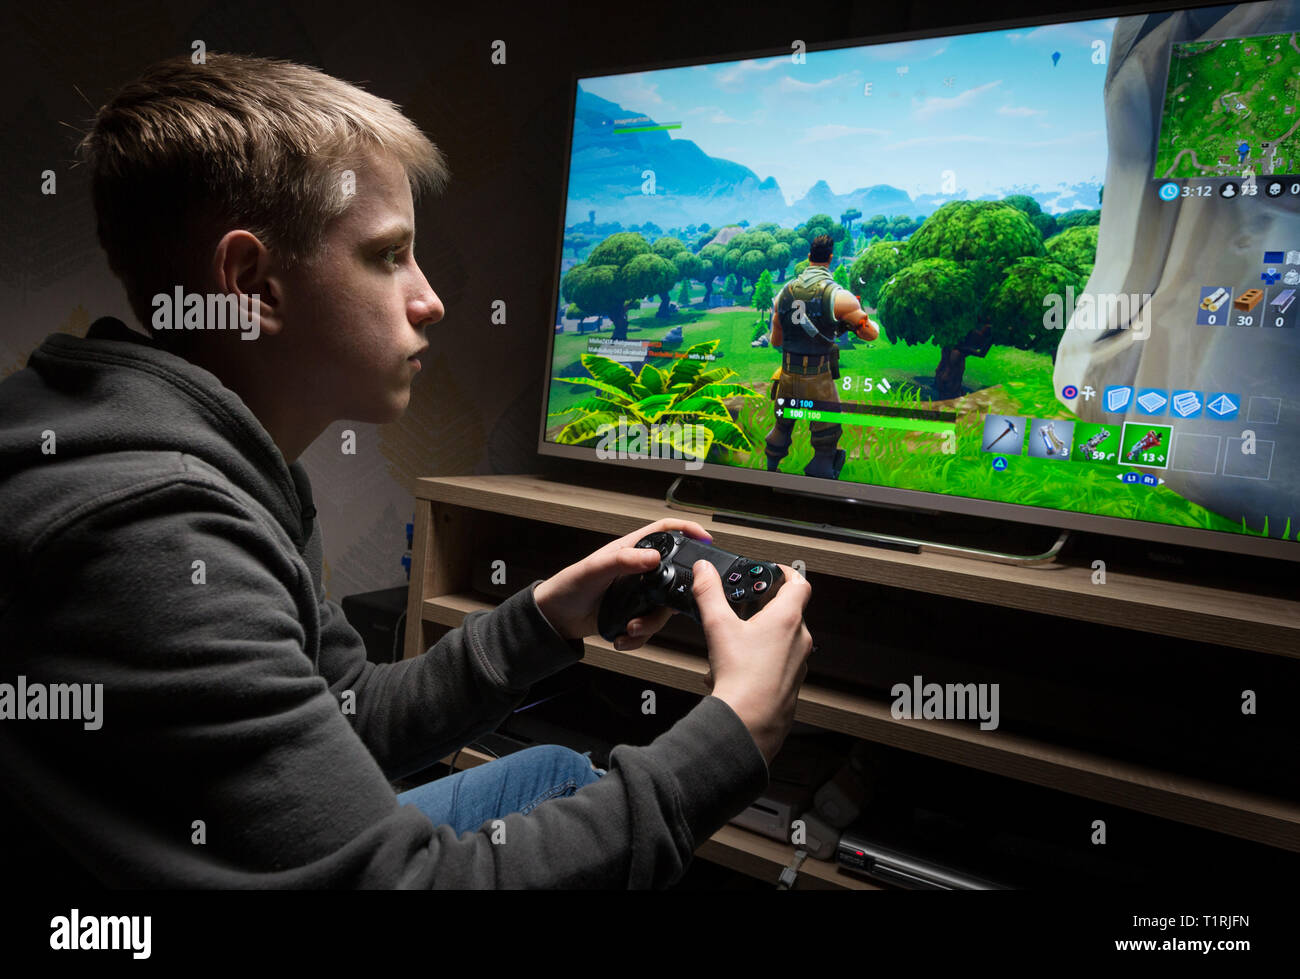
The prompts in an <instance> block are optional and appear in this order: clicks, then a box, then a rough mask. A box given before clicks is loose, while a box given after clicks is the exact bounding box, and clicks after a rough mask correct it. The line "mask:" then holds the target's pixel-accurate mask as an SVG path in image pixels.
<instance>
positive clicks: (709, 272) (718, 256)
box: [696, 245, 727, 307]
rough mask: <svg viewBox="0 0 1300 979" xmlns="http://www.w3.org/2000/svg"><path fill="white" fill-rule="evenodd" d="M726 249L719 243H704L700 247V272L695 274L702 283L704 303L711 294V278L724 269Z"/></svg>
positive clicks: (721, 272)
mask: <svg viewBox="0 0 1300 979" xmlns="http://www.w3.org/2000/svg"><path fill="white" fill-rule="evenodd" d="M726 256H727V250H726V249H725V248H723V247H722V246H721V245H705V246H704V247H703V248H701V249H700V254H699V259H700V272H699V275H697V276H696V278H698V279H699V280H700V281H701V282H703V283H704V305H705V306H706V307H707V306H708V305H709V299H710V298H712V296H713V280H714V279H716V278H717V277H718V276H720V275H722V274H723V273H724V272H725V271H726V267H725V259H726Z"/></svg>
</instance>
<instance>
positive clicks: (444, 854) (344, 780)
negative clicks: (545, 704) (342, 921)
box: [0, 474, 767, 888]
mask: <svg viewBox="0 0 1300 979" xmlns="http://www.w3.org/2000/svg"><path fill="white" fill-rule="evenodd" d="M282 537H283V533H282V531H280V529H279V527H278V526H276V525H273V524H272V523H271V522H270V521H269V519H268V518H266V516H265V515H264V514H263V513H261V511H260V510H254V509H250V507H249V505H248V501H246V500H243V499H241V498H236V497H235V496H232V495H231V494H230V493H229V492H227V491H226V490H225V489H224V488H223V487H222V486H220V485H216V484H212V483H211V482H210V481H205V480H204V479H201V478H198V477H195V476H193V475H192V474H185V475H180V476H177V475H175V474H169V475H168V476H167V477H160V478H158V479H155V480H151V481H142V482H140V483H137V484H136V485H134V486H133V487H131V488H130V491H129V492H122V493H118V494H115V495H113V496H109V497H106V498H102V499H100V500H98V501H96V503H95V504H94V505H93V506H87V507H83V508H81V509H80V510H78V511H77V512H76V513H74V514H73V515H72V516H71V517H69V519H67V520H65V521H62V522H60V523H59V524H58V525H57V526H52V527H51V528H50V529H49V530H48V531H47V532H46V534H45V535H44V536H43V538H42V539H41V540H40V541H38V542H37V543H36V545H35V547H34V549H33V550H32V551H30V552H28V554H27V556H26V561H25V574H24V581H25V585H26V587H25V588H24V593H23V595H22V596H21V600H22V603H23V609H24V612H25V620H26V621H29V622H39V623H40V627H39V628H31V629H26V630H22V631H20V632H19V633H18V635H17V639H16V642H15V643H14V644H13V645H12V646H11V647H10V649H9V650H7V652H6V660H7V662H8V663H9V664H12V665H13V666H14V667H15V668H16V672H19V673H25V674H26V676H27V679H28V681H29V682H44V683H78V684H102V691H103V693H102V700H101V713H100V719H99V726H98V728H96V729H94V730H90V729H87V728H86V727H84V726H83V725H82V724H79V723H71V722H47V723H44V724H38V723H17V722H14V723H9V724H5V725H3V726H0V762H2V764H3V768H4V771H5V774H6V791H7V795H8V796H9V798H11V799H12V800H14V801H15V803H16V804H17V805H19V806H21V807H22V809H23V810H24V811H25V812H26V814H27V815H28V816H30V817H31V818H32V819H33V820H36V821H38V822H39V824H40V825H41V826H42V827H43V828H44V829H45V831H46V832H47V833H48V834H50V836H51V837H52V838H53V839H54V840H55V841H56V842H57V843H58V844H59V845H60V846H61V847H63V848H64V849H65V850H66V851H67V852H69V853H70V854H71V855H72V856H73V857H74V858H75V859H77V860H78V861H79V862H80V863H81V864H82V865H83V866H85V867H87V868H88V869H89V870H90V871H91V872H92V873H94V874H95V875H96V876H97V877H98V878H99V879H100V880H102V881H103V882H105V883H106V884H108V885H110V886H118V887H180V888H188V887H222V888H250V887H251V888H271V887H367V888H392V887H405V888H433V887H452V888H490V887H551V888H553V887H577V886H586V887H636V888H646V887H663V886H666V885H668V884H670V883H671V882H672V881H674V880H676V879H677V877H678V876H680V874H681V872H682V870H683V868H684V867H685V866H686V864H687V863H688V862H689V860H690V858H691V854H692V853H693V852H694V850H695V849H696V847H698V846H699V845H700V843H702V842H703V841H704V840H705V839H706V838H707V837H708V836H709V835H710V834H711V833H713V832H715V831H716V830H717V829H718V828H720V827H721V826H722V825H723V824H724V823H725V822H726V820H727V819H729V818H730V817H731V816H733V815H734V814H735V813H737V812H739V811H740V810H741V809H742V808H743V807H744V806H745V805H747V804H748V803H749V802H750V801H752V800H753V799H754V798H755V797H756V796H757V795H758V793H759V792H760V791H761V790H762V789H763V787H764V786H765V785H766V783H767V768H766V765H765V763H764V760H763V757H762V755H761V754H760V753H759V751H758V749H757V747H756V746H755V745H754V742H753V740H752V739H751V738H750V736H749V733H748V731H747V730H746V729H745V727H744V725H743V723H742V722H741V721H740V719H739V718H738V717H737V716H736V714H735V713H734V712H733V711H732V710H731V708H730V707H728V706H727V705H726V704H725V703H723V702H722V701H720V700H718V699H717V698H714V697H706V698H704V700H703V701H702V702H701V703H700V704H699V705H698V706H697V707H696V708H695V709H694V710H692V711H691V713H690V714H688V715H687V716H686V717H685V718H683V719H682V720H681V721H680V722H678V724H677V725H675V726H674V727H673V728H672V729H671V730H669V731H668V732H667V733H665V734H664V735H662V736H661V737H659V738H658V739H656V740H655V741H654V742H653V743H652V744H650V745H648V746H645V747H630V746H619V747H618V748H616V749H615V750H614V752H613V753H612V756H611V762H610V768H609V773H608V774H607V775H606V776H605V777H604V778H602V779H601V780H600V781H598V782H596V783H594V784H592V785H590V786H587V787H585V788H583V789H582V790H581V791H579V792H578V793H577V794H576V795H574V796H572V797H570V798H567V799H558V800H553V801H551V802H548V803H547V804H546V805H544V806H541V807H539V808H538V809H537V810H535V811H534V812H533V813H531V814H529V815H528V816H521V815H518V814H515V815H511V816H508V817H506V819H505V834H504V842H502V841H501V840H500V834H498V841H497V842H493V839H492V836H493V834H492V832H491V827H490V826H488V827H484V828H483V830H481V831H479V832H473V833H466V834H463V835H462V836H461V837H460V838H457V837H456V835H455V833H454V832H453V831H452V830H451V828H450V827H447V826H437V827H435V826H434V825H433V824H432V823H431V822H430V821H429V819H428V818H427V817H426V816H425V815H424V814H423V813H421V812H420V811H418V810H417V809H415V808H414V807H412V806H399V805H398V803H397V799H396V796H395V794H394V792H393V790H392V789H391V787H390V786H389V784H388V782H387V780H386V778H385V777H384V773H383V771H382V770H381V768H380V766H379V765H378V764H377V763H376V761H375V758H374V757H373V756H372V755H371V753H370V752H369V751H368V750H367V748H366V746H365V744H363V742H362V740H361V738H360V737H359V736H358V734H357V732H356V731H355V730H354V729H353V727H352V725H351V723H349V721H348V719H346V718H345V717H344V716H343V714H342V712H341V710H340V704H339V702H338V701H337V700H336V699H335V697H334V696H332V695H331V693H330V690H329V688H328V685H327V683H326V681H325V680H324V679H323V678H322V677H321V676H320V675H319V674H318V673H317V672H316V669H315V665H314V664H313V663H312V662H311V660H310V659H309V657H308V656H307V655H306V654H305V652H304V650H305V649H307V648H310V646H311V637H310V636H309V634H308V630H309V629H314V628H316V624H315V621H314V620H315V619H316V618H317V617H316V616H315V615H312V614H305V613H304V605H307V607H308V608H309V609H314V608H315V606H316V595H315V593H314V589H313V586H312V583H311V581H310V575H309V574H308V573H307V572H306V568H305V566H304V565H303V563H302V561H301V560H299V559H298V558H297V556H296V552H294V551H293V549H292V547H286V546H285V544H286V541H285V540H282V539H281V538H282ZM521 600H522V599H521ZM510 614H511V613H509V612H507V613H506V615H504V616H499V617H498V618H496V619H494V618H493V616H491V615H483V616H480V617H479V618H478V619H477V620H475V621H472V622H470V623H468V632H469V635H470V638H469V639H466V637H465V635H464V632H465V630H464V629H462V630H456V631H458V632H460V633H461V635H460V637H459V638H451V637H445V638H444V641H443V644H440V645H439V646H434V647H433V648H432V649H431V650H430V652H436V651H438V650H439V649H440V646H441V648H442V649H443V650H444V651H446V650H456V649H459V650H460V652H458V653H456V654H455V655H457V656H461V657H463V658H464V659H465V660H466V661H467V664H466V665H464V666H463V667H462V668H463V669H464V670H466V671H475V670H478V671H479V672H480V673H481V674H482V676H480V677H479V678H476V679H474V680H472V681H471V685H473V684H478V685H479V686H481V688H482V689H483V690H484V691H485V692H487V693H488V694H489V695H492V693H493V688H494V687H495V688H496V689H497V690H499V691H504V693H497V694H496V696H498V697H499V699H500V700H501V701H502V702H504V701H506V700H509V698H510V696H511V690H512V686H513V683H514V682H516V681H515V680H513V679H512V678H511V677H510V676H508V675H507V676H503V677H502V678H501V679H502V680H503V681H504V682H502V683H500V684H498V683H496V680H495V678H492V677H490V676H488V675H487V674H488V672H490V671H486V666H487V664H488V663H489V662H495V661H496V660H497V658H498V657H499V655H500V651H499V650H493V651H491V652H488V651H487V650H486V649H485V650H482V651H481V653H482V655H480V654H479V653H475V652H473V651H472V649H473V647H474V646H475V645H477V644H478V643H483V644H485V645H487V644H493V643H497V642H501V641H505V640H506V639H507V638H509V629H508V628H507V629H504V630H503V629H501V628H499V627H498V626H497V625H496V624H495V623H498V622H504V621H506V620H507V619H508V618H509V617H510ZM528 614H529V613H528V611H527V609H526V608H525V609H524V615H525V616H527V615H528ZM475 636H477V637H478V638H477V640H475V639H474V638H473V637H475ZM447 638H451V642H450V643H448V642H447ZM485 657H486V661H485ZM501 661H502V662H504V658H502V659H501ZM525 675H526V670H525V672H521V673H519V674H518V682H522V680H523V678H524V676H525ZM420 682H423V679H421V681H420ZM363 689H364V688H363ZM374 690H378V687H376V688H374ZM373 692H374V691H373V690H372V693H373ZM410 699H411V702H412V703H414V702H415V700H416V699H417V698H415V697H414V696H412V697H411V698H410ZM372 709H375V708H372ZM381 726H382V725H381Z"/></svg>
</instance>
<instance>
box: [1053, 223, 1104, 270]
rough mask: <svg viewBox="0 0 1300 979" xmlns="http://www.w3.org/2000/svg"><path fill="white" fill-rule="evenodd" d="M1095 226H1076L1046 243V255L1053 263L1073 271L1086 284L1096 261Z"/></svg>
mask: <svg viewBox="0 0 1300 979" xmlns="http://www.w3.org/2000/svg"><path fill="white" fill-rule="evenodd" d="M1097 230H1098V229H1097V226H1096V225H1095V224H1086V225H1076V226H1075V227H1072V228H1067V229H1066V230H1065V231H1062V232H1061V233H1060V234H1059V235H1056V236H1054V237H1052V238H1049V239H1048V240H1047V242H1046V247H1047V254H1048V256H1049V257H1050V258H1051V259H1052V260H1053V261H1055V262H1059V263H1061V264H1062V265H1064V266H1066V267H1067V268H1070V269H1073V270H1074V271H1076V272H1078V273H1080V274H1081V275H1082V276H1083V281H1084V282H1087V281H1088V277H1089V276H1090V275H1092V267H1093V265H1094V264H1095V263H1096V261H1097Z"/></svg>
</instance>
